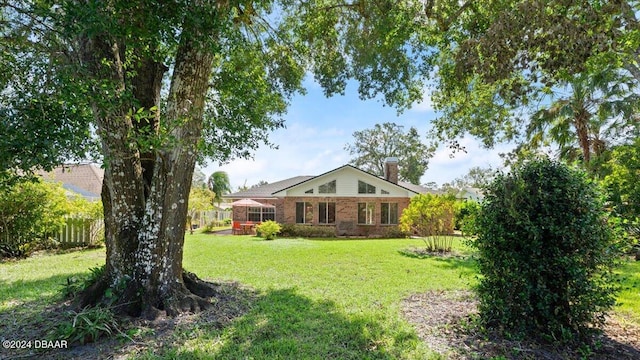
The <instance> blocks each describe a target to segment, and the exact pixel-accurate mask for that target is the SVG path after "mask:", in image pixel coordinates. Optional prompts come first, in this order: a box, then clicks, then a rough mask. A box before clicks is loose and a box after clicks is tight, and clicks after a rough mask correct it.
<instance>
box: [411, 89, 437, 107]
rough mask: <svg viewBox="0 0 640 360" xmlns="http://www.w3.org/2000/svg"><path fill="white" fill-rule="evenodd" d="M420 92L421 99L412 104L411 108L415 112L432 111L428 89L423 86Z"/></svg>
mask: <svg viewBox="0 0 640 360" xmlns="http://www.w3.org/2000/svg"><path fill="white" fill-rule="evenodd" d="M422 94H423V95H422V100H420V102H418V103H416V104H414V105H413V107H412V108H411V110H412V111H415V112H433V111H434V109H433V102H432V101H431V94H430V93H429V90H428V89H426V88H425V89H424V90H423V93H422Z"/></svg>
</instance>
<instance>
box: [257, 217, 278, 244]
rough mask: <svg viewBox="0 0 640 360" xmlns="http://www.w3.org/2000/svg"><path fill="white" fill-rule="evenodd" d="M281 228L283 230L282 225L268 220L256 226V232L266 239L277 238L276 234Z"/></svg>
mask: <svg viewBox="0 0 640 360" xmlns="http://www.w3.org/2000/svg"><path fill="white" fill-rule="evenodd" d="M280 230H282V226H280V224H278V223H277V222H275V221H273V220H267V221H265V222H263V223H262V224H260V225H258V226H257V227H256V233H257V234H258V236H260V237H262V238H264V239H265V240H273V239H275V238H276V234H278V233H279V232H280Z"/></svg>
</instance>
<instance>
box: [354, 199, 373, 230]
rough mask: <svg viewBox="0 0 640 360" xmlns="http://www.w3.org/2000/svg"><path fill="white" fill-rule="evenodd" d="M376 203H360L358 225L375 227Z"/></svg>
mask: <svg viewBox="0 0 640 360" xmlns="http://www.w3.org/2000/svg"><path fill="white" fill-rule="evenodd" d="M374 210H375V204H374V203H358V224H365V225H373V224H375V221H374V220H373V213H374Z"/></svg>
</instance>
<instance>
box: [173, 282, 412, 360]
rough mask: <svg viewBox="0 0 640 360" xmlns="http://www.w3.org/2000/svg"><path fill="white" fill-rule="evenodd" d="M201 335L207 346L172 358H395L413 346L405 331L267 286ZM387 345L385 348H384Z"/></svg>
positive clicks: (407, 332) (294, 293)
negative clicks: (210, 342) (218, 327)
mask: <svg viewBox="0 0 640 360" xmlns="http://www.w3.org/2000/svg"><path fill="white" fill-rule="evenodd" d="M206 337H207V338H215V339H219V343H218V345H217V346H213V347H212V348H209V349H207V348H206V346H202V344H200V345H198V344H194V346H192V347H191V348H189V346H185V347H183V349H181V350H178V351H177V352H176V353H174V354H175V355H177V357H186V358H200V357H212V358H222V359H238V358H256V359H282V358H285V359H363V358H369V359H395V358H397V357H398V354H400V353H402V352H403V351H410V350H411V349H413V348H415V344H416V341H417V337H416V335H415V333H414V332H412V331H410V330H404V331H403V330H398V329H394V330H393V332H391V331H389V330H387V329H385V328H384V326H383V325H381V324H380V322H379V319H375V318H373V317H367V316H364V315H350V316H346V315H345V314H344V313H342V312H341V311H340V310H339V309H337V308H336V306H335V304H334V303H333V302H330V301H316V300H312V299H309V298H308V297H305V296H302V295H300V294H298V293H296V291H295V290H294V289H280V290H270V291H268V292H266V293H265V294H263V295H261V296H260V297H259V298H257V299H256V302H255V306H254V307H253V308H252V309H251V311H250V312H249V313H248V314H246V315H245V316H243V317H241V318H239V319H237V321H235V322H233V324H232V325H231V326H230V327H228V328H226V329H223V330H222V331H219V332H214V333H210V334H208V335H207V336H206ZM389 345H391V346H389Z"/></svg>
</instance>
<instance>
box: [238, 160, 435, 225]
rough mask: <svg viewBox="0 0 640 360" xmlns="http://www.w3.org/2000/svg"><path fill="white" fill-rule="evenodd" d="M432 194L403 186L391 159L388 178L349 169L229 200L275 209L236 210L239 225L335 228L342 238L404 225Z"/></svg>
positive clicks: (300, 178) (295, 179)
mask: <svg viewBox="0 0 640 360" xmlns="http://www.w3.org/2000/svg"><path fill="white" fill-rule="evenodd" d="M427 191H428V190H427V189H425V188H423V187H421V186H419V185H414V184H410V183H405V182H399V181H398V160H397V159H396V158H388V159H387V160H386V163H385V176H384V177H378V176H376V175H373V174H370V173H368V172H365V171H362V170H360V169H358V168H356V167H354V166H351V165H344V166H341V167H339V168H337V169H334V170H331V171H329V172H326V173H324V174H321V175H318V176H297V177H293V178H290V179H286V180H282V181H278V182H275V183H271V184H266V185H262V186H259V187H256V188H252V189H249V190H246V191H241V192H237V193H233V194H228V195H226V196H225V197H226V198H229V199H232V200H233V201H238V200H241V199H251V200H255V201H257V202H259V203H261V204H265V205H272V206H265V207H255V206H254V207H251V206H234V208H233V220H234V221H238V222H246V221H251V222H261V221H266V220H275V221H277V222H279V223H281V224H302V225H310V226H324V227H332V228H334V229H335V232H336V235H339V236H344V235H349V236H376V235H377V236H381V235H384V234H385V233H386V232H387V231H388V230H389V228H390V227H395V226H397V225H398V222H399V219H400V215H401V214H402V211H403V210H404V209H405V208H406V207H407V206H408V205H409V201H410V200H411V198H412V197H413V196H415V195H417V194H419V193H425V192H427Z"/></svg>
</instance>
